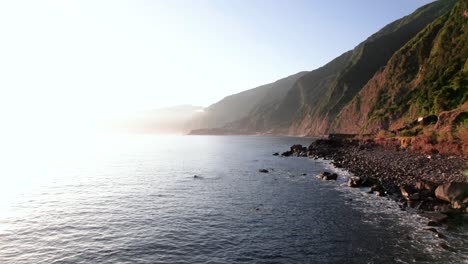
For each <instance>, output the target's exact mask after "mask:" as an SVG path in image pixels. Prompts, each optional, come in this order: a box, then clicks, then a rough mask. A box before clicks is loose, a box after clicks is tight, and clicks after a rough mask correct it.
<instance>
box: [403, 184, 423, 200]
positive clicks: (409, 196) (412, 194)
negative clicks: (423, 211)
mask: <svg viewBox="0 0 468 264" xmlns="http://www.w3.org/2000/svg"><path fill="white" fill-rule="evenodd" d="M400 192H401V196H403V198H405V199H406V200H408V201H409V200H411V201H415V200H419V199H420V195H419V193H418V192H417V189H415V188H413V187H411V186H400Z"/></svg>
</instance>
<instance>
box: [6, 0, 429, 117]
mask: <svg viewBox="0 0 468 264" xmlns="http://www.w3.org/2000/svg"><path fill="white" fill-rule="evenodd" d="M428 2H431V1H428V0H386V1H384V0H379V1H376V0H353V1H349V0H327V1H318V0H317V1H312V0H310V1H292V0H288V1H283V0H277V1H273V0H270V1H266V0H262V1H254V0H244V1H240V0H239V1H232V0H229V1H228V0H224V1H216V0H213V1H208V0H199V1H195V0H192V1H188V0H187V1H178V0H170V1H169V0H167V1H149V0H147V1H143V0H140V1H139V0H131V1H130V0H128V1H124V0H108V1H99V0H92V1H91V0H88V1H85V0H83V1H60V0H56V1H52V0H50V1H49V0H44V1H35V0H32V1H22V0H18V1H2V2H1V3H0V35H1V36H2V41H1V43H0V58H1V60H0V72H1V75H2V76H1V78H0V86H1V87H2V93H3V96H2V99H3V100H4V101H5V102H2V104H1V105H2V108H4V109H2V110H4V111H8V112H10V113H15V114H17V115H18V118H20V117H21V116H24V117H29V118H31V117H33V118H35V119H38V120H42V119H44V118H45V117H50V123H53V122H56V120H57V119H61V120H63V119H67V120H68V119H70V120H73V122H74V123H79V122H78V121H79V120H89V119H90V118H95V119H99V118H102V117H105V116H109V115H118V114H122V113H126V112H130V111H136V110H141V109H150V108H158V107H164V106H170V105H178V104H194V105H201V106H208V105H209V104H211V103H214V102H216V101H218V100H220V99H221V98H223V97H224V96H226V95H229V94H232V93H236V92H240V91H243V90H246V89H249V88H253V87H255V86H258V85H261V84H265V83H268V82H272V81H275V80H276V79H279V78H282V77H285V76H287V75H290V74H294V73H296V72H298V71H303V70H312V69H315V68H317V67H319V66H322V65H323V64H325V63H326V62H328V61H330V60H331V59H333V58H335V57H336V56H338V55H340V54H341V53H343V52H345V51H347V50H349V49H352V48H353V47H354V46H356V45H357V44H358V43H359V42H361V41H363V40H364V39H365V38H367V37H368V36H370V35H371V34H372V33H375V32H376V31H378V30H379V29H380V28H382V27H383V26H385V25H386V24H388V23H390V22H392V21H393V20H395V19H398V18H400V17H402V16H405V15H407V14H409V13H411V12H412V11H414V10H415V9H416V8H418V7H420V6H422V5H424V4H426V3H428ZM58 109H59V111H58ZM4 111H3V112H4ZM42 124H43V123H42Z"/></svg>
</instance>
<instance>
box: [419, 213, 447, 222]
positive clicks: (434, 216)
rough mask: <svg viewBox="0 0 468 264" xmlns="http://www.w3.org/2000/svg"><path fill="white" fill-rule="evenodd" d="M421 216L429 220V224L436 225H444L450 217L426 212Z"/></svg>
mask: <svg viewBox="0 0 468 264" xmlns="http://www.w3.org/2000/svg"><path fill="white" fill-rule="evenodd" d="M420 215H421V216H424V217H427V218H429V222H435V223H444V222H445V221H447V219H448V216H447V215H445V214H442V213H437V212H424V213H421V214H420ZM431 224H434V223H431Z"/></svg>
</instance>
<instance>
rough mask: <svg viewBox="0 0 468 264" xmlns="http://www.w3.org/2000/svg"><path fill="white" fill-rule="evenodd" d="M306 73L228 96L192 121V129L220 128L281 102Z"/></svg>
mask: <svg viewBox="0 0 468 264" xmlns="http://www.w3.org/2000/svg"><path fill="white" fill-rule="evenodd" d="M306 73H307V72H299V73H296V74H294V75H291V76H288V77H286V78H283V79H280V80H278V81H276V82H274V83H270V84H266V85H262V86H259V87H256V88H253V89H250V90H247V91H244V92H241V93H238V94H234V95H230V96H227V97H225V98H224V99H222V100H221V101H219V102H217V103H215V104H213V105H211V106H209V107H207V108H206V109H204V111H203V112H201V113H199V114H198V115H197V116H196V117H195V118H194V119H193V120H192V121H191V124H190V126H191V127H192V129H200V128H221V127H223V126H225V125H226V124H229V123H231V122H234V121H236V120H239V119H242V118H244V117H245V116H247V115H248V114H249V113H250V112H251V111H252V110H253V109H254V108H255V107H258V106H259V105H265V106H272V105H275V104H277V103H278V102H279V101H281V100H282V99H283V98H284V97H285V96H286V94H287V93H288V91H289V90H290V89H291V87H292V86H293V85H294V83H295V82H296V81H297V79H299V78H300V77H302V76H303V75H304V74H306Z"/></svg>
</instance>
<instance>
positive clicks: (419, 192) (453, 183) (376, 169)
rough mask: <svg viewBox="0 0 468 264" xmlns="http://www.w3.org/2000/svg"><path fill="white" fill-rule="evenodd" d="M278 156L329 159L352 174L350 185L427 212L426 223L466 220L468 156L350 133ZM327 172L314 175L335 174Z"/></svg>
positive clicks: (467, 206) (412, 208)
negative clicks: (410, 147) (411, 147)
mask: <svg viewBox="0 0 468 264" xmlns="http://www.w3.org/2000/svg"><path fill="white" fill-rule="evenodd" d="M281 156H283V157H288V156H299V157H309V158H312V159H319V158H322V159H325V160H330V161H331V163H332V164H333V165H335V166H336V167H339V168H343V169H346V170H348V171H350V172H351V173H352V174H353V175H354V176H352V177H350V178H349V179H348V186H349V187H358V188H359V187H361V188H368V189H365V191H369V192H372V193H375V194H376V195H377V196H388V197H389V198H391V199H393V200H395V201H397V202H398V203H399V204H400V207H401V209H402V210H412V211H415V212H417V213H419V214H421V215H424V216H426V217H428V218H429V220H430V221H429V222H428V224H429V225H440V224H442V223H443V222H445V221H447V220H448V219H449V218H450V217H452V218H454V217H455V218H460V216H461V219H462V221H465V220H466V217H464V216H466V213H468V175H466V173H467V166H466V164H467V161H468V159H467V157H466V156H462V155H457V156H455V155H453V156H450V155H444V154H425V153H417V152H414V151H411V150H408V149H400V148H395V147H393V146H392V147H388V146H385V145H382V144H379V142H376V141H374V140H370V139H368V140H358V139H352V138H344V139H333V138H332V139H319V140H316V141H315V142H313V143H312V144H311V145H310V146H309V147H304V146H301V145H294V146H292V147H291V148H290V150H288V151H286V152H283V153H282V154H281ZM326 174H327V173H326V172H325V173H324V174H323V175H319V177H318V178H320V179H323V180H330V179H331V180H333V177H332V178H330V177H326Z"/></svg>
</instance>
